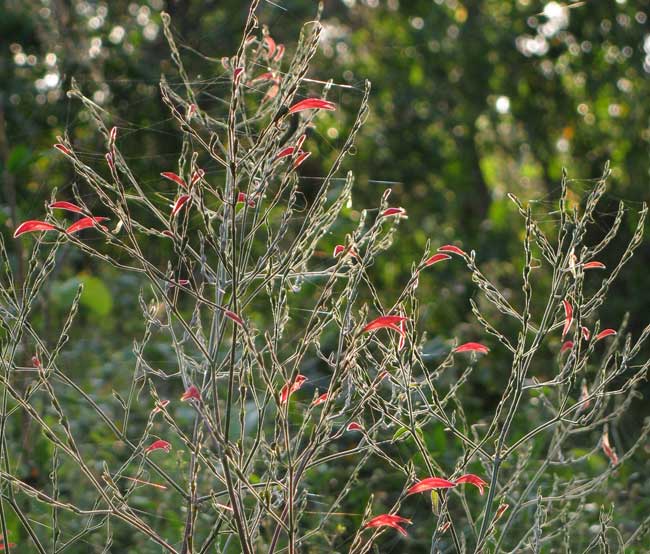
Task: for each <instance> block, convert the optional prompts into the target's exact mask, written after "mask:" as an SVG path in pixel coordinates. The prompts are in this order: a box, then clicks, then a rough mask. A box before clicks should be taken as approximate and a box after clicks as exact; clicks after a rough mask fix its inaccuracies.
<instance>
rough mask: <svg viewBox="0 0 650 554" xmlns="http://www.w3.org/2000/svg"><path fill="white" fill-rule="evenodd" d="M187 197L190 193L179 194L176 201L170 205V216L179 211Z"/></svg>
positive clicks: (188, 197)
mask: <svg viewBox="0 0 650 554" xmlns="http://www.w3.org/2000/svg"><path fill="white" fill-rule="evenodd" d="M189 199H190V195H189V194H181V195H180V196H179V197H178V200H176V202H174V204H173V206H172V214H171V217H174V216H175V215H176V214H177V213H178V212H179V211H180V209H181V208H182V207H183V206H184V205H185V203H186V202H187V201H188V200H189Z"/></svg>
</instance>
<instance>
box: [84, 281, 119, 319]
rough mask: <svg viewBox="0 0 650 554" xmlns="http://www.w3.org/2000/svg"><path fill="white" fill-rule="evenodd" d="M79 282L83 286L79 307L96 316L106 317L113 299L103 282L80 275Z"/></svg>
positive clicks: (111, 306)
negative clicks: (83, 307)
mask: <svg viewBox="0 0 650 554" xmlns="http://www.w3.org/2000/svg"><path fill="white" fill-rule="evenodd" d="M80 280H81V282H82V283H83V284H84V291H83V294H82V295H81V300H80V302H81V305H82V306H85V307H86V308H88V309H89V310H91V311H92V312H94V313H95V314H96V315H98V316H102V317H104V316H107V315H108V314H109V313H110V312H111V310H112V309H113V297H112V296H111V292H110V291H109V290H108V287H107V286H106V285H105V284H104V281H102V280H101V279H99V278H98V277H92V276H90V275H82V276H81V277H80Z"/></svg>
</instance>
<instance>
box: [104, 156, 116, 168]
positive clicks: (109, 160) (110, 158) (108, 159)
mask: <svg viewBox="0 0 650 554" xmlns="http://www.w3.org/2000/svg"><path fill="white" fill-rule="evenodd" d="M104 158H106V163H107V164H108V167H110V168H111V171H115V161H114V160H113V154H111V153H110V152H106V154H104Z"/></svg>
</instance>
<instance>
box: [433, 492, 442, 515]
mask: <svg viewBox="0 0 650 554" xmlns="http://www.w3.org/2000/svg"><path fill="white" fill-rule="evenodd" d="M431 511H432V512H433V513H434V514H436V515H440V495H439V494H438V491H435V490H433V491H431Z"/></svg>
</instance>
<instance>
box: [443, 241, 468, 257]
mask: <svg viewBox="0 0 650 554" xmlns="http://www.w3.org/2000/svg"><path fill="white" fill-rule="evenodd" d="M438 252H446V253H448V254H458V255H459V256H463V257H467V253H466V252H465V251H464V250H461V249H460V248H458V246H454V245H453V244H445V245H444V246H441V247H440V248H438Z"/></svg>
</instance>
